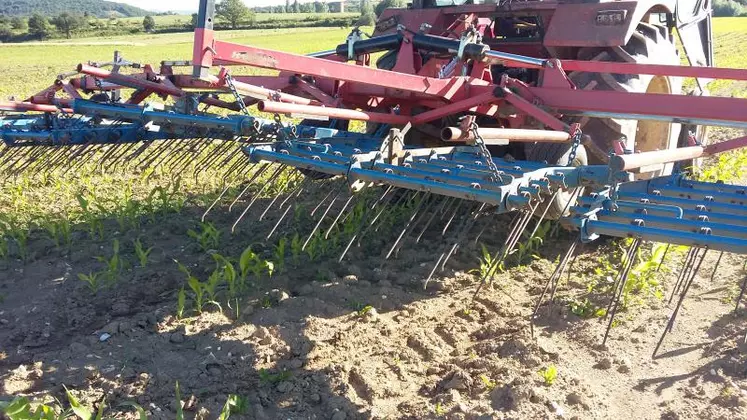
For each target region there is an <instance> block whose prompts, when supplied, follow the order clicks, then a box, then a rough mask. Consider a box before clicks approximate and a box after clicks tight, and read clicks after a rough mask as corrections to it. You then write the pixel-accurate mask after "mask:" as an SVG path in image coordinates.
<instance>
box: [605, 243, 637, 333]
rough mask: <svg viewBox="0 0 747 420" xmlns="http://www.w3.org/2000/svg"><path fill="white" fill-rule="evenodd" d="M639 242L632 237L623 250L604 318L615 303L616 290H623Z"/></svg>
mask: <svg viewBox="0 0 747 420" xmlns="http://www.w3.org/2000/svg"><path fill="white" fill-rule="evenodd" d="M638 248H639V243H638V238H636V239H634V240H633V242H632V243H631V244H630V246H629V247H628V249H627V250H626V252H625V259H624V262H623V264H622V266H621V267H620V272H619V273H618V275H617V277H616V278H615V282H614V283H613V285H612V295H611V296H610V301H609V303H607V312H605V314H604V319H607V317H608V316H609V314H610V312H611V311H612V307H613V306H614V305H615V300H616V298H617V295H618V290H623V289H624V288H625V281H626V280H627V277H628V271H629V270H630V267H632V266H633V263H634V262H635V256H636V253H637V252H638Z"/></svg>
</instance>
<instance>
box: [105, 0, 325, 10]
mask: <svg viewBox="0 0 747 420" xmlns="http://www.w3.org/2000/svg"><path fill="white" fill-rule="evenodd" d="M115 1H116V2H117V3H127V4H130V5H133V6H137V7H141V8H143V9H145V10H152V11H154V12H167V11H170V10H173V11H185V12H186V11H193V12H196V11H197V6H198V5H199V3H200V2H199V1H198V0H157V1H154V0H115ZM243 1H244V3H246V5H247V6H249V7H257V6H270V5H279V4H285V0H243ZM307 1H311V0H300V2H301V3H306V2H307Z"/></svg>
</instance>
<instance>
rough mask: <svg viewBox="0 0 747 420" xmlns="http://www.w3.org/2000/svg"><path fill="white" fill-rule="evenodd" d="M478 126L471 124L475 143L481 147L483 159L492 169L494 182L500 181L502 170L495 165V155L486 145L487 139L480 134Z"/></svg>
mask: <svg viewBox="0 0 747 420" xmlns="http://www.w3.org/2000/svg"><path fill="white" fill-rule="evenodd" d="M478 128H479V127H478V126H477V124H476V123H474V122H473V123H472V124H470V130H471V131H472V135H473V136H474V137H475V144H476V145H477V147H478V148H479V149H480V155H481V156H482V158H483V160H485V164H486V165H488V169H490V172H492V174H491V176H492V178H493V181H494V182H498V181H499V180H500V179H501V171H499V170H498V167H497V166H496V165H495V162H493V156H492V155H491V154H490V150H488V147H487V146H486V145H485V140H484V139H483V138H482V136H480V130H478Z"/></svg>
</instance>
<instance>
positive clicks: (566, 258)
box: [475, 237, 581, 336]
mask: <svg viewBox="0 0 747 420" xmlns="http://www.w3.org/2000/svg"><path fill="white" fill-rule="evenodd" d="M580 243H581V238H580V237H579V238H578V239H576V240H575V241H573V243H572V244H571V246H570V247H568V251H566V253H565V255H563V258H561V259H560V261H559V262H558V265H557V266H556V267H555V271H554V272H553V273H552V275H551V276H550V278H548V279H547V282H545V288H544V289H542V293H541V294H540V296H539V298H538V299H537V303H536V304H535V305H534V311H532V316H531V319H530V321H531V322H530V323H529V326H530V329H531V334H532V336H534V320H535V319H536V318H537V314H538V313H539V309H540V306H542V301H543V300H544V298H545V295H547V292H548V291H549V290H550V286H551V285H552V286H553V288H556V286H555V283H556V281H557V280H556V279H559V278H560V277H561V276H562V275H563V272H564V271H565V267H566V266H567V264H568V261H569V260H570V259H571V257H572V256H573V254H574V252H576V248H577V247H578V245H579V244H580ZM475 296H476V295H475ZM551 302H552V301H551Z"/></svg>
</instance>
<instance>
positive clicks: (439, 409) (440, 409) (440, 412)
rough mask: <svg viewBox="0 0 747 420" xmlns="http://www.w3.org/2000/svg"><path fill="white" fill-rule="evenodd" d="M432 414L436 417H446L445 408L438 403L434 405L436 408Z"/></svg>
mask: <svg viewBox="0 0 747 420" xmlns="http://www.w3.org/2000/svg"><path fill="white" fill-rule="evenodd" d="M433 414H435V415H437V416H445V415H446V408H444V406H443V405H442V404H441V403H440V402H439V403H436V407H434V408H433Z"/></svg>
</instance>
